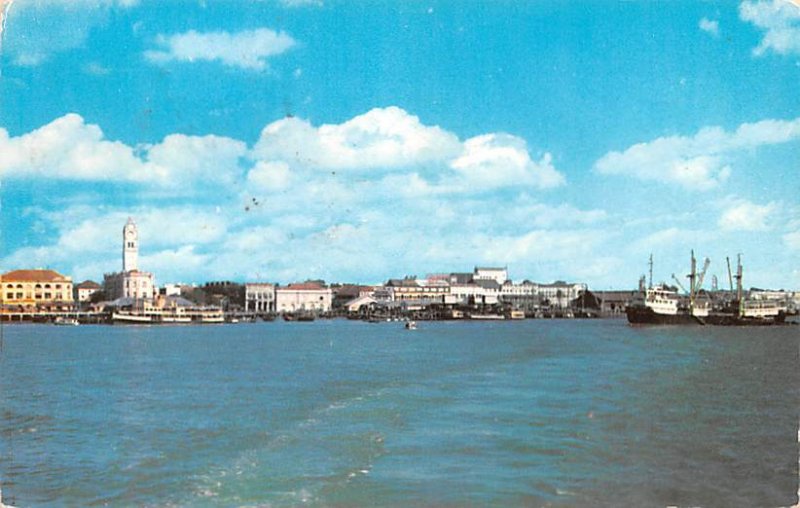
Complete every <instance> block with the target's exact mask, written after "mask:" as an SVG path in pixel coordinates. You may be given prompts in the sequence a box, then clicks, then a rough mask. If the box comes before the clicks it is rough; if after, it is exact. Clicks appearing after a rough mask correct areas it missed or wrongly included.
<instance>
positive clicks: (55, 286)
mask: <svg viewBox="0 0 800 508" xmlns="http://www.w3.org/2000/svg"><path fill="white" fill-rule="evenodd" d="M0 288H2V290H1V291H0V303H2V306H3V308H5V309H14V310H22V309H33V308H37V309H54V310H55V309H63V310H68V309H70V308H71V307H72V305H73V298H72V278H71V277H66V276H64V275H61V274H60V273H58V272H55V271H53V270H13V271H10V272H7V273H4V274H3V275H0Z"/></svg>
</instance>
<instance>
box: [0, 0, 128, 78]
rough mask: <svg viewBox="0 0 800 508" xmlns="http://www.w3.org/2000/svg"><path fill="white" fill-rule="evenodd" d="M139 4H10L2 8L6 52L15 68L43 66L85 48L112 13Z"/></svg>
mask: <svg viewBox="0 0 800 508" xmlns="http://www.w3.org/2000/svg"><path fill="white" fill-rule="evenodd" d="M12 3H13V7H12V6H11V4H12ZM137 4H138V0H23V1H16V2H11V1H7V2H6V5H5V9H3V8H2V7H0V10H3V11H4V13H3V14H0V20H2V23H0V35H2V46H3V48H2V49H3V52H7V54H9V55H10V57H11V61H12V62H13V64H14V65H18V66H23V67H34V66H38V65H41V64H42V63H44V62H46V61H47V59H48V58H49V57H50V55H52V54H53V53H58V52H64V51H69V50H72V49H75V48H79V47H82V46H83V45H84V44H85V43H86V40H87V39H88V37H89V34H90V32H91V31H92V29H93V28H94V27H95V26H97V25H102V24H104V23H105V22H106V21H107V20H108V16H109V12H110V11H111V10H112V9H114V8H130V7H134V6H136V5H137ZM0 5H2V2H0ZM65 20H68V21H65Z"/></svg>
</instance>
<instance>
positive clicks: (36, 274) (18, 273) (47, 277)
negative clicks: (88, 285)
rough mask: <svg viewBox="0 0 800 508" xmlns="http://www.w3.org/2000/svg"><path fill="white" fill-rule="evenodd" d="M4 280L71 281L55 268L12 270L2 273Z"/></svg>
mask: <svg viewBox="0 0 800 508" xmlns="http://www.w3.org/2000/svg"><path fill="white" fill-rule="evenodd" d="M2 280H3V282H10V281H20V282H71V281H72V279H71V278H70V277H66V276H64V275H61V274H60V273H58V272H56V271H53V270H12V271H10V272H6V273H4V274H3V275H2Z"/></svg>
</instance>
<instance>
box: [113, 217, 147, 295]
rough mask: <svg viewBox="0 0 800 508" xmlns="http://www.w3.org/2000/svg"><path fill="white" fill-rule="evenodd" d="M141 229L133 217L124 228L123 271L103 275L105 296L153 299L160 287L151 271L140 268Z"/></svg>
mask: <svg viewBox="0 0 800 508" xmlns="http://www.w3.org/2000/svg"><path fill="white" fill-rule="evenodd" d="M138 263H139V231H138V229H137V227H136V223H135V222H133V219H132V218H130V217H129V218H128V222H127V223H126V224H125V226H124V227H123V228H122V271H121V272H118V273H107V274H105V276H104V277H103V288H104V291H105V296H106V298H108V299H111V300H114V299H117V298H133V299H152V298H155V296H156V294H157V292H158V288H156V285H155V279H154V277H153V274H152V273H150V272H143V271H140V270H139V266H138Z"/></svg>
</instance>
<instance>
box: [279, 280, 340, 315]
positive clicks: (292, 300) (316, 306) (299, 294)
mask: <svg viewBox="0 0 800 508" xmlns="http://www.w3.org/2000/svg"><path fill="white" fill-rule="evenodd" d="M332 303H333V290H331V288H328V287H324V286H323V285H321V284H318V283H315V282H304V283H300V284H289V285H288V286H286V287H278V288H276V289H275V310H276V311H277V312H280V313H285V312H297V311H313V312H329V311H330V310H331V306H332Z"/></svg>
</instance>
